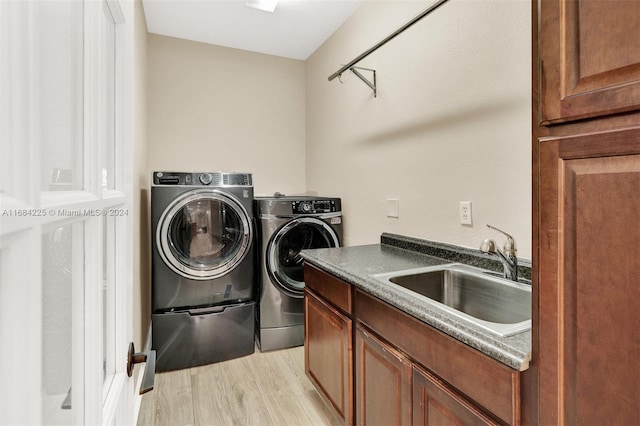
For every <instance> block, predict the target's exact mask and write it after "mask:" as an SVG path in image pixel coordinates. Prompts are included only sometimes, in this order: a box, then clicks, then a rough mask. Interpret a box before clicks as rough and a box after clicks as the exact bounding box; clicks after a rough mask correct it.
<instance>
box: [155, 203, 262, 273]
mask: <svg viewBox="0 0 640 426" xmlns="http://www.w3.org/2000/svg"><path fill="white" fill-rule="evenodd" d="M252 238H253V234H252V229H251V221H250V219H249V216H248V213H247V211H246V209H245V208H244V207H243V206H242V205H241V204H240V203H239V202H238V201H236V200H235V199H234V198H233V197H232V196H230V195H227V194H225V193H222V192H219V191H217V190H198V191H193V192H190V193H187V194H185V195H184V196H182V197H180V198H178V199H177V200H176V201H174V203H172V204H171V205H170V206H169V207H168V208H167V209H166V210H165V212H164V213H163V215H162V217H161V219H160V226H159V227H158V235H157V239H158V241H157V243H158V247H159V252H160V254H161V256H162V258H163V260H164V261H165V263H166V264H167V265H168V266H169V267H170V268H171V269H173V270H174V271H175V272H177V273H179V274H180V275H182V276H184V277H187V278H190V279H198V280H206V279H211V278H216V277H219V276H221V275H224V274H226V273H227V272H229V271H231V270H232V269H233V268H234V267H235V266H236V265H237V264H238V263H239V262H240V261H241V260H242V259H244V257H245V256H246V255H247V253H248V251H249V248H250V246H251V241H252Z"/></svg>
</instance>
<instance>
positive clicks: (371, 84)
mask: <svg viewBox="0 0 640 426" xmlns="http://www.w3.org/2000/svg"><path fill="white" fill-rule="evenodd" d="M360 70H362V71H370V72H371V73H372V74H373V82H371V80H369V79H368V78H367V77H365V76H364V75H363V74H362V73H361V72H360ZM349 71H351V72H352V73H354V74H355V75H356V76H357V77H358V78H359V79H360V80H362V81H363V82H364V84H366V85H367V86H369V88H370V89H371V90H373V97H374V98H377V97H378V85H377V82H376V70H372V69H370V68H362V67H351V68H349Z"/></svg>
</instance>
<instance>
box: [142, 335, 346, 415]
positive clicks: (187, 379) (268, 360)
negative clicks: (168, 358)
mask: <svg viewBox="0 0 640 426" xmlns="http://www.w3.org/2000/svg"><path fill="white" fill-rule="evenodd" d="M339 424H341V422H340V419H339V418H338V417H337V416H336V415H335V414H334V413H333V411H332V410H331V409H329V407H327V405H326V404H325V403H324V401H323V400H322V398H321V397H320V395H319V394H318V392H317V391H316V390H315V388H314V387H313V386H312V385H311V382H310V381H309V379H308V378H307V376H306V375H305V373H304V348H303V347H302V346H300V347H297V348H291V349H284V350H279V351H271V352H260V351H258V350H257V349H256V352H255V353H254V354H252V355H249V356H246V357H242V358H238V359H234V360H230V361H225V362H220V363H216V364H210V365H205V366H201V367H195V368H190V369H185V370H178V371H171V372H166V373H157V374H156V381H155V388H154V390H153V391H152V392H149V393H147V394H145V395H143V397H142V406H141V408H140V416H139V417H138V425H172V426H180V425H207V426H218V425H232V426H241V425H260V426H261V425H274V426H287V425H291V426H301V425H339Z"/></svg>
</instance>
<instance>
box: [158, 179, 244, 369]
mask: <svg viewBox="0 0 640 426" xmlns="http://www.w3.org/2000/svg"><path fill="white" fill-rule="evenodd" d="M151 224H152V231H153V236H152V244H151V245H152V347H153V349H155V350H156V353H157V361H156V369H157V370H158V371H165V370H175V369H180V368H188V367H192V366H196V365H203V364H208V363H212V362H217V361H223V360H227V359H232V358H237V357H239V356H244V355H248V354H250V353H253V351H254V338H253V336H254V333H255V325H254V323H255V301H256V296H257V285H256V279H255V271H254V268H255V243H254V241H255V238H254V233H255V231H254V220H253V185H252V180H251V174H248V173H220V172H216V173H181V172H154V173H153V184H152V187H151Z"/></svg>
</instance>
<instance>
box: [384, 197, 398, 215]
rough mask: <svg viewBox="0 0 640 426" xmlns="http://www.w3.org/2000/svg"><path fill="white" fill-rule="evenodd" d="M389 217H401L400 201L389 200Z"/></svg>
mask: <svg viewBox="0 0 640 426" xmlns="http://www.w3.org/2000/svg"><path fill="white" fill-rule="evenodd" d="M387 217H400V200H398V199H397V198H387Z"/></svg>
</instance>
